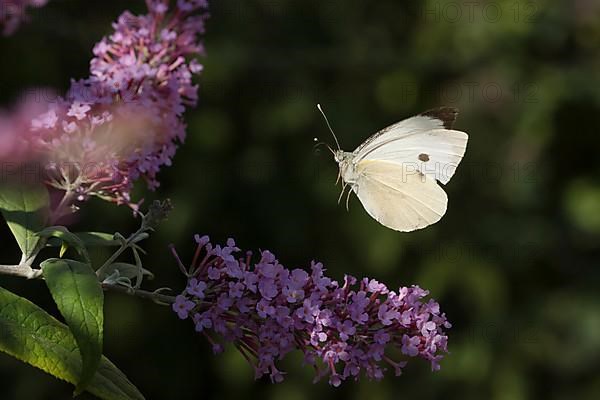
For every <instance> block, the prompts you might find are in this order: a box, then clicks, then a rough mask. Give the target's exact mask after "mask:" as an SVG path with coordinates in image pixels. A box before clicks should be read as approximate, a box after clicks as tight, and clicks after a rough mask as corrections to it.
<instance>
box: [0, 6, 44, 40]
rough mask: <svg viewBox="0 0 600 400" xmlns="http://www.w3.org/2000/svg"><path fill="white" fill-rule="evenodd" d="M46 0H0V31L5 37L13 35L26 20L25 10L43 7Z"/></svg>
mask: <svg viewBox="0 0 600 400" xmlns="http://www.w3.org/2000/svg"><path fill="white" fill-rule="evenodd" d="M46 3H48V0H0V29H1V30H2V34H3V35H5V36H8V35H11V34H13V33H14V32H15V31H16V30H17V29H18V28H19V25H21V22H23V21H26V20H27V8H29V7H36V8H39V7H43V6H45V5H46Z"/></svg>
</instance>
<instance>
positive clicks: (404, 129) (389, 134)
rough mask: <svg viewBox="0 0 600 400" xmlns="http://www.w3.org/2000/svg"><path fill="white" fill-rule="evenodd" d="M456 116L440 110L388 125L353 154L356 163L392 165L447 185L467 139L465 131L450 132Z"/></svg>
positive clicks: (450, 111)
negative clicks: (372, 162)
mask: <svg viewBox="0 0 600 400" xmlns="http://www.w3.org/2000/svg"><path fill="white" fill-rule="evenodd" d="M457 114H458V111H457V110H456V109H454V108H450V107H442V108H438V109H435V110H430V111H427V112H425V113H423V114H421V115H417V116H415V117H412V118H408V119H406V120H404V121H400V122H398V123H397V124H394V125H392V126H389V127H387V128H385V129H383V130H381V131H379V132H377V133H376V134H374V135H373V136H371V137H370V138H369V139H367V140H366V141H365V142H364V143H363V144H362V145H361V146H359V147H358V148H357V149H356V150H355V151H354V154H355V162H360V161H362V160H380V161H389V162H394V163H397V164H402V165H404V166H405V167H406V168H408V169H413V170H415V171H419V172H421V173H423V174H424V175H426V176H428V177H431V178H433V179H437V180H439V181H440V182H441V183H443V184H446V183H448V182H449V181H450V179H451V178H452V176H453V175H454V172H455V171H456V167H458V164H459V163H460V162H461V160H462V158H463V156H464V154H465V151H466V149H467V141H468V138H469V137H468V135H467V134H466V133H465V132H462V131H457V130H453V129H450V128H451V127H452V125H453V123H454V120H455V119H456V115H457Z"/></svg>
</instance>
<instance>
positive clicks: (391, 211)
mask: <svg viewBox="0 0 600 400" xmlns="http://www.w3.org/2000/svg"><path fill="white" fill-rule="evenodd" d="M456 115H457V111H456V110H455V109H453V108H448V107H444V108H439V109H436V110H432V111H428V112H426V113H423V114H420V115H418V116H415V117H412V118H408V119H406V120H404V121H401V122H399V123H397V124H394V125H392V126H390V127H388V128H385V129H383V130H381V131H379V132H377V133H376V134H374V135H372V136H371V137H370V138H368V139H367V140H366V141H365V142H364V143H363V144H361V145H360V146H359V147H358V148H357V149H356V150H354V151H353V152H346V151H343V150H337V151H335V152H334V159H335V161H336V162H337V163H338V165H339V169H340V171H339V177H340V178H341V179H342V182H343V186H344V189H345V188H346V187H347V186H349V187H350V189H351V190H352V192H354V193H355V194H356V195H357V197H358V198H359V200H360V201H361V203H362V205H363V206H364V208H365V210H366V211H367V212H368V213H369V215H371V216H372V217H373V218H374V219H375V220H377V221H378V222H380V223H381V224H383V225H384V226H387V227H388V228H391V229H394V230H397V231H403V232H409V231H413V230H416V229H421V228H424V227H426V226H429V225H431V224H433V223H435V222H437V221H439V220H440V219H441V218H442V216H443V215H444V214H445V213H446V209H447V203H448V197H447V195H446V192H444V190H443V189H442V188H441V186H440V185H439V184H438V181H439V182H440V183H442V184H446V183H448V181H450V179H451V178H452V176H453V175H454V172H455V171H456V168H457V166H458V164H459V163H460V161H461V160H462V158H463V156H464V153H465V151H466V146H467V141H468V135H467V134H466V133H465V132H461V131H457V130H453V129H452V124H453V122H454V119H455V118H456ZM342 194H343V191H342ZM340 198H341V196H340Z"/></svg>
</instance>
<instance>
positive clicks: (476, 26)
mask: <svg viewBox="0 0 600 400" xmlns="http://www.w3.org/2000/svg"><path fill="white" fill-rule="evenodd" d="M213 3H215V4H213V10H212V14H213V15H212V18H211V20H210V22H209V25H208V33H207V36H206V45H207V49H208V57H207V58H206V59H204V61H203V62H204V64H205V66H206V72H205V74H204V75H203V76H202V78H201V80H200V84H201V94H200V97H201V101H200V104H199V106H198V108H197V109H196V110H190V111H189V112H188V113H187V115H186V120H187V122H188V123H189V129H188V140H187V142H186V143H185V145H184V146H182V147H181V148H180V150H179V152H178V153H177V156H176V158H175V160H174V165H173V167H171V168H167V169H165V170H164V171H163V172H161V176H160V178H161V181H162V186H161V188H160V190H159V191H158V192H157V193H147V192H146V191H145V190H144V188H140V190H139V193H138V196H140V197H141V196H146V197H147V198H148V199H152V198H166V197H170V198H171V199H172V200H173V202H174V204H175V207H176V208H175V211H174V212H173V213H172V215H171V218H170V220H169V221H168V222H167V223H165V224H164V225H163V226H162V228H161V229H160V230H159V231H158V232H157V234H155V235H154V236H153V237H152V238H151V239H150V240H149V241H148V242H147V249H148V250H149V255H148V256H147V257H146V258H145V260H146V265H145V267H146V268H149V269H152V270H153V271H154V272H155V273H156V275H157V279H156V280H155V281H154V282H150V283H149V287H151V288H157V287H162V286H170V287H173V288H175V289H179V290H180V289H181V288H182V287H183V285H184V280H183V278H182V277H181V276H179V275H178V269H177V268H176V266H175V264H174V262H173V260H172V259H171V257H170V255H169V253H168V250H167V244H169V243H175V244H176V245H177V247H178V249H179V251H180V253H181V254H182V255H184V256H185V257H186V258H187V259H190V258H191V255H192V252H193V242H192V235H193V234H194V233H208V234H210V235H211V238H213V239H214V240H216V241H224V240H225V239H226V238H227V237H228V236H230V235H231V236H233V237H235V238H236V239H237V241H238V244H239V245H240V246H241V247H243V248H244V249H255V250H256V249H259V248H262V249H265V248H268V249H270V250H272V251H273V252H274V253H275V254H276V255H278V257H279V259H280V260H281V262H282V263H283V264H285V265H286V266H288V267H298V266H307V265H308V264H309V262H310V260H312V259H318V260H321V261H323V262H324V263H325V265H326V266H327V267H328V269H329V273H330V274H331V275H332V276H333V277H335V278H337V279H340V278H342V276H343V273H345V272H346V273H351V274H354V275H358V276H365V275H368V276H370V277H374V278H376V279H378V280H381V281H384V282H386V283H387V284H389V285H390V286H392V287H398V286H400V285H410V284H419V285H421V286H422V287H424V288H427V289H429V290H430V291H431V294H432V296H433V297H435V298H436V299H437V300H438V301H439V302H440V304H441V306H442V309H443V310H445V311H446V313H447V315H448V317H449V319H450V320H451V321H452V322H453V323H454V327H453V328H452V329H451V330H450V332H449V335H450V340H449V349H450V352H451V353H450V354H449V355H448V356H447V357H446V359H445V360H444V361H443V362H442V370H441V371H440V372H438V373H431V372H430V371H429V367H428V365H427V363H426V362H424V361H420V360H413V362H411V363H409V366H408V367H407V369H406V371H405V374H404V375H403V376H402V377H400V378H394V377H392V376H389V377H386V378H385V379H384V380H383V381H382V382H379V383H373V382H368V381H367V380H363V381H361V382H360V383H350V382H349V383H345V384H344V385H343V386H342V387H341V388H339V389H333V388H330V387H329V386H328V385H327V384H326V383H319V384H317V385H313V384H312V383H311V381H312V371H311V370H309V369H308V368H304V367H302V366H301V365H300V358H299V357H298V356H297V355H296V356H292V357H290V358H289V359H288V360H287V361H286V362H284V363H283V366H284V369H285V370H286V371H288V372H289V374H288V375H287V377H286V380H285V382H284V383H283V384H280V385H271V384H270V383H267V382H266V381H265V380H261V381H258V382H255V381H254V380H253V371H252V369H251V368H250V367H249V366H247V365H246V364H245V361H244V360H243V358H242V357H241V356H239V355H238V354H237V353H236V352H235V351H233V350H231V349H229V350H228V351H227V352H226V353H225V354H224V355H220V356H216V357H215V356H213V355H212V354H211V353H210V348H209V346H208V345H207V343H206V342H205V341H204V339H203V338H202V337H201V336H200V335H197V334H196V333H195V332H194V330H193V327H192V324H191V322H189V321H183V322H182V321H179V320H178V319H177V318H176V316H175V315H174V314H173V313H172V312H171V311H170V310H169V309H168V308H166V307H162V308H161V307H159V306H156V305H153V304H152V303H148V302H144V301H141V300H137V299H133V298H126V297H124V296H122V295H119V294H113V293H110V294H108V295H107V304H106V346H105V353H106V355H107V356H108V357H110V358H111V359H112V360H113V361H114V362H115V363H116V364H117V365H118V366H120V367H121V369H122V370H123V371H125V372H126V374H127V375H128V376H129V377H130V379H131V380H132V381H133V382H134V383H135V384H137V386H138V387H139V388H140V389H141V390H142V392H144V393H145V394H146V396H147V397H148V398H149V399H178V400H179V399H181V400H183V399H213V398H214V399H236V398H257V399H265V400H270V399H272V400H303V399H317V398H329V399H333V398H339V399H342V398H343V399H360V400H363V399H401V398H406V399H429V398H440V399H442V398H443V399H461V400H465V399H493V400H519V399H596V398H599V396H600V374H598V370H599V367H600V312H599V306H600V295H599V294H598V293H599V292H598V287H599V285H600V272H599V268H600V265H598V258H599V256H600V241H599V240H600V157H599V155H598V153H599V150H600V118H599V116H600V90H599V88H600V85H599V83H600V82H599V81H600V77H599V71H600V50H599V46H600V14H599V13H600V4H599V3H598V2H597V1H593V0H588V1H585V0H582V1H577V2H573V3H576V4H577V5H575V4H571V2H555V1H550V0H548V1H534V2H527V1H516V0H506V1H493V2H485V1H474V2H467V1H464V2H463V1H456V2H454V1H443V0H429V1H421V0H404V1H394V0H379V1H376V2H368V1H358V0H321V1H316V0H314V1H313V0H310V1H291V0H265V1H259V0H247V1H241V0H238V1H233V0H223V1H220V2H218V4H217V1H213ZM559 3H560V4H561V5H559ZM125 8H130V9H132V10H134V11H142V10H143V8H144V7H143V1H142V0H139V1H134V0H128V1H126V2H124V1H117V0H111V1H84V0H81V1H75V0H68V1H67V0H52V1H51V4H50V5H49V6H48V7H46V8H44V9H42V10H38V11H34V12H32V16H33V19H32V22H31V24H29V25H27V26H26V27H24V28H23V29H21V30H20V31H19V32H18V33H17V34H16V35H15V36H14V37H11V38H2V39H0V59H1V62H0V74H1V75H0V76H1V79H0V93H1V95H0V96H1V99H0V100H1V102H2V106H3V107H8V106H9V105H10V104H11V103H12V102H13V101H14V100H15V99H16V97H17V96H18V94H19V93H20V92H21V91H23V90H24V89H26V88H28V87H40V86H43V87H53V88H56V89H58V90H60V91H61V92H64V90H66V88H67V87H68V85H69V79H70V78H71V77H73V78H80V77H85V76H87V70H88V61H89V59H90V57H91V48H92V46H93V44H94V43H95V42H96V41H98V40H99V39H100V38H101V37H102V35H104V34H106V33H108V32H109V31H110V22H111V21H112V20H114V19H115V18H116V17H117V16H118V14H119V13H120V12H121V11H122V10H123V9H125ZM498 12H501V14H502V15H501V16H498ZM317 102H320V103H322V104H323V105H324V106H325V108H326V110H327V111H328V115H329V117H330V119H331V121H332V124H333V125H334V128H335V129H336V131H337V133H338V136H339V139H340V142H341V144H342V147H343V148H344V149H346V150H352V149H353V148H354V147H356V146H357V145H358V144H359V143H361V141H362V140H363V139H365V138H366V137H367V136H368V135H369V134H371V133H373V132H374V131H376V130H378V129H380V128H383V127H384V126H386V125H388V124H391V123H393V122H396V121H397V120H400V119H402V118H405V117H408V116H410V115H413V114H416V113H418V112H421V111H423V110H425V109H428V108H432V107H434V106H438V105H442V104H446V105H451V106H456V107H459V108H460V109H461V115H460V118H459V121H458V124H457V127H458V128H459V129H461V130H464V131H467V132H468V133H469V135H470V141H469V147H468V150H467V154H466V157H465V159H464V161H463V164H462V165H461V167H460V168H459V169H458V172H457V175H456V176H455V178H454V179H453V180H452V181H451V182H450V184H449V185H448V186H447V188H446V190H447V192H448V195H449V198H450V201H449V208H448V213H447V214H446V216H445V217H444V218H443V219H442V220H441V222H439V223H438V224H436V225H434V226H431V227H429V228H427V229H425V230H422V231H418V232H414V233H410V234H402V233H397V232H393V231H391V230H388V229H386V228H384V227H382V226H380V225H379V224H377V223H376V222H375V221H374V220H372V219H371V218H370V217H368V216H367V214H366V213H365V212H364V210H363V209H362V207H361V205H360V204H359V202H358V201H357V200H356V199H352V200H351V203H350V211H349V212H346V210H345V208H344V207H343V206H338V205H337V203H336V201H337V196H338V193H339V190H340V189H339V187H335V186H334V185H333V184H334V182H335V178H336V175H337V170H336V168H337V167H336V165H335V164H334V162H333V160H332V159H331V157H330V155H329V153H328V152H326V151H325V152H323V151H321V152H315V151H314V149H313V142H312V139H313V137H315V136H318V137H319V138H321V139H323V140H327V141H331V138H330V136H329V134H328V132H327V130H326V128H325V125H324V123H323V121H322V120H321V117H320V115H319V114H318V113H317V110H316V108H315V104H316V103H317ZM136 224H137V221H136V220H134V219H133V218H132V217H131V214H130V212H129V211H128V210H127V209H125V208H117V207H114V206H112V205H110V204H107V203H102V202H100V201H92V202H90V203H89V204H87V205H85V207H84V208H83V211H82V213H81V217H80V220H79V221H77V222H76V224H75V227H74V229H76V230H84V229H85V230H103V231H114V230H118V231H120V232H123V233H129V232H131V231H132V230H133V229H135V227H136ZM0 234H1V235H2V236H1V237H2V260H0V261H2V262H3V263H9V262H12V261H14V260H16V257H17V250H16V245H14V244H13V243H12V242H11V240H10V239H9V233H8V230H7V229H6V228H5V227H2V228H1V232H0ZM96 256H97V257H100V256H102V254H96ZM0 284H1V285H2V286H4V287H7V288H9V289H11V290H13V291H16V292H17V293H19V294H21V295H25V296H27V297H29V298H31V299H33V300H34V301H36V303H38V304H40V305H42V306H44V307H45V308H46V309H49V310H54V308H53V306H52V302H51V299H50V296H49V295H48V293H47V290H46V289H45V288H44V285H43V282H24V281H20V280H17V279H12V278H7V277H0ZM53 312H54V311H53ZM71 391H72V388H71V387H70V386H69V385H67V384H64V383H62V382H59V381H56V380H54V379H53V378H52V377H50V376H47V375H45V374H44V373H42V372H39V371H37V370H35V369H33V368H31V367H29V366H27V365H24V364H21V363H19V362H17V361H15V360H13V359H11V358H9V357H8V356H5V355H0V398H2V399H19V400H20V399H26V400H29V399H68V398H70V396H71Z"/></svg>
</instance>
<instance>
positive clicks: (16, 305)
mask: <svg viewBox="0 0 600 400" xmlns="http://www.w3.org/2000/svg"><path fill="white" fill-rule="evenodd" d="M0 351H3V352H5V353H7V354H9V355H11V356H13V357H15V358H17V359H19V360H21V361H23V362H26V363H28V364H31V365H33V366H34V367H36V368H39V369H41V370H43V371H45V372H47V373H49V374H51V375H53V376H55V377H57V378H58V379H62V380H65V381H67V382H70V383H72V384H76V383H77V382H78V381H79V376H80V373H81V367H82V363H81V356H80V355H79V351H78V347H77V342H76V341H75V338H74V337H73V335H72V334H71V332H70V331H69V329H68V328H67V327H66V326H65V325H64V324H62V323H60V322H59V321H57V320H56V319H55V318H53V317H52V316H50V315H49V314H48V313H46V312H45V311H44V310H42V309H41V308H39V307H38V306H36V305H35V304H33V303H31V302H30V301H29V300H27V299H24V298H22V297H19V296H17V295H15V294H13V293H11V292H9V291H7V290H5V289H3V288H1V287H0ZM86 390H87V391H88V392H90V393H92V394H94V395H95V396H97V397H99V398H101V399H103V400H143V399H144V396H143V395H142V394H141V393H140V392H139V390H138V389H137V388H136V387H135V386H134V385H133V384H132V383H131V382H129V380H128V379H127V377H126V376H125V374H123V373H122V372H121V371H120V370H119V369H118V368H117V367H116V366H115V365H114V364H113V363H111V362H110V361H109V360H108V359H107V358H106V357H102V359H101V361H100V367H99V368H98V370H97V371H96V374H95V375H94V377H93V379H92V381H91V382H90V384H89V385H88V387H87V388H86Z"/></svg>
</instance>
